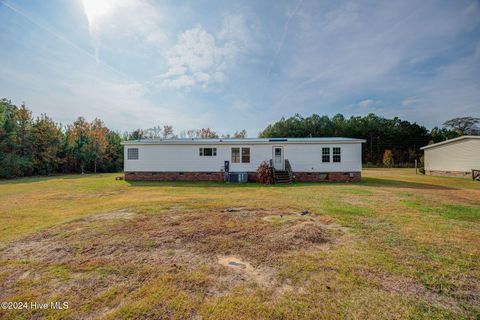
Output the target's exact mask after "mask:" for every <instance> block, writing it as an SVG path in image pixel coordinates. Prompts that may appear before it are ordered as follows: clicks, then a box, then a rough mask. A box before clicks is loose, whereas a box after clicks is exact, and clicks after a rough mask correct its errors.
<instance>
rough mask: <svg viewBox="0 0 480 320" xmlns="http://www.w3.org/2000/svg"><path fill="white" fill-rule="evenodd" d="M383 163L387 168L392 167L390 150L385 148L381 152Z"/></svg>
mask: <svg viewBox="0 0 480 320" xmlns="http://www.w3.org/2000/svg"><path fill="white" fill-rule="evenodd" d="M383 165H384V166H385V167H387V168H392V167H393V154H392V150H390V149H385V152H384V153H383Z"/></svg>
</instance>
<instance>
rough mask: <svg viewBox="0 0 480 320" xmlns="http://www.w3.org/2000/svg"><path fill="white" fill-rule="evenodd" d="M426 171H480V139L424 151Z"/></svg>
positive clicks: (455, 142)
mask: <svg viewBox="0 0 480 320" xmlns="http://www.w3.org/2000/svg"><path fill="white" fill-rule="evenodd" d="M424 152H425V170H427V171H430V170H432V171H458V172H470V171H471V170H472V169H480V139H478V138H475V139H469V138H465V139H462V140H458V141H452V142H450V143H446V144H442V145H439V146H435V147H431V148H428V149H425V150H424Z"/></svg>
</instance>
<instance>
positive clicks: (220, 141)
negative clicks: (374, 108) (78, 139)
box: [122, 137, 366, 145]
mask: <svg viewBox="0 0 480 320" xmlns="http://www.w3.org/2000/svg"><path fill="white" fill-rule="evenodd" d="M365 142H366V140H365V139H357V138H341V137H325V138H320V137H319V138H264V139H263V138H243V139H231V138H224V139H223V138H218V139H141V140H125V141H122V145H163V144H169V145H190V144H194V145H200V144H226V145H227V144H275V143H287V144H291V143H300V144H301V143H305V144H309V143H365Z"/></svg>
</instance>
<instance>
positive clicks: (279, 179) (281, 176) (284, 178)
mask: <svg viewBox="0 0 480 320" xmlns="http://www.w3.org/2000/svg"><path fill="white" fill-rule="evenodd" d="M273 179H274V181H275V183H291V182H292V179H291V178H290V173H289V172H288V171H286V170H275V173H274V175H273Z"/></svg>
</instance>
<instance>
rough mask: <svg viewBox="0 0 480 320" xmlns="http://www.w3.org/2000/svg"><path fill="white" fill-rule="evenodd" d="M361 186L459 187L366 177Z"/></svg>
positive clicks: (451, 188) (445, 188) (437, 188)
mask: <svg viewBox="0 0 480 320" xmlns="http://www.w3.org/2000/svg"><path fill="white" fill-rule="evenodd" d="M360 184H361V185H363V186H368V187H378V188H408V189H424V190H425V189H430V190H458V189H459V188H455V187H449V186H443V185H438V184H430V183H420V182H410V181H402V180H395V179H380V178H371V177H366V178H362V181H361V182H360Z"/></svg>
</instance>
